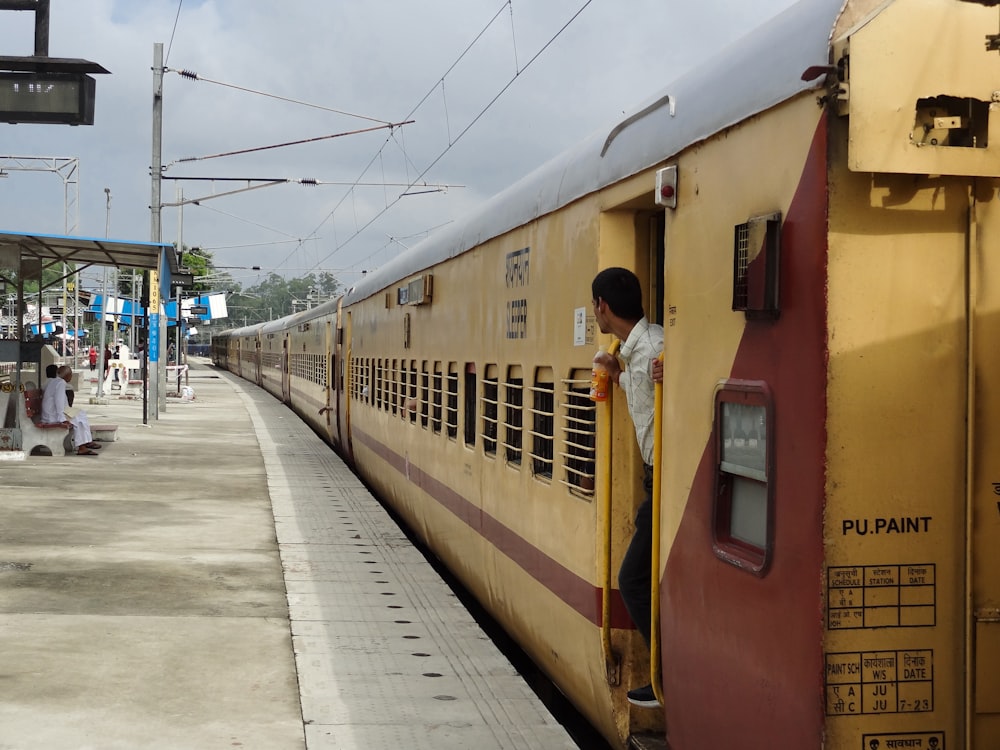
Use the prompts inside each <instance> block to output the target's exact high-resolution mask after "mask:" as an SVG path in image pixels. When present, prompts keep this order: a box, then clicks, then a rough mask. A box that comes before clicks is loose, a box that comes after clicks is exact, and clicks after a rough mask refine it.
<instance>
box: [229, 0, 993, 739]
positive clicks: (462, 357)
mask: <svg viewBox="0 0 1000 750" xmlns="http://www.w3.org/2000/svg"><path fill="white" fill-rule="evenodd" d="M995 5H996V0H983V2H974V1H972V0H885V1H884V2H883V1H876V0H847V1H846V2H844V0H804V1H803V2H800V3H799V4H797V5H795V6H793V7H791V8H790V9H789V10H787V11H786V12H784V13H783V14H781V15H779V16H778V17H776V18H775V19H773V20H771V21H769V22H768V23H766V24H765V25H764V26H762V27H761V28H759V29H757V30H756V31H754V32H752V33H751V34H749V35H748V36H747V37H745V38H744V39H743V40H741V41H739V42H737V43H736V44H734V45H732V46H731V47H729V48H728V49H726V50H724V51H723V52H722V53H720V55H719V56H718V57H716V58H715V59H713V60H712V61H710V62H709V63H707V64H705V65H703V66H701V67H699V68H698V69H696V70H693V71H691V72H689V73H687V74H685V75H684V76H682V77H680V78H678V79H677V80H676V81H674V82H673V83H672V84H670V85H669V86H668V87H666V89H665V90H664V91H663V92H661V93H660V94H659V95H657V96H656V97H654V98H653V99H651V100H650V101H649V102H648V104H647V105H646V106H644V107H642V108H640V109H638V110H637V111H636V112H635V113H634V114H632V115H631V116H629V117H628V118H626V119H625V120H623V121H621V122H620V123H618V124H617V125H616V126H614V127H613V128H609V129H608V130H607V131H606V132H602V133H598V134H595V136H594V137H592V138H591V139H588V140H587V141H586V142H584V143H582V144H580V145H579V146H577V147H575V148H573V149H571V150H569V151H567V152H566V153H565V154H564V155H563V156H561V157H559V158H557V159H555V160H554V161H553V162H551V163H549V164H547V165H545V166H543V167H541V168H540V169H539V170H537V171H536V172H534V173H532V174H531V175H529V176H527V177H526V178H524V179H523V180H522V181H520V182H519V183H517V184H515V185H514V186H512V187H511V188H509V189H508V190H506V191H505V192H503V193H501V194H500V195H498V196H497V197H496V198H494V199H493V200H492V201H490V202H488V203H486V204H485V205H484V206H483V207H482V208H481V209H480V210H478V211H477V212H475V213H474V214H473V215H471V216H469V217H467V218H466V219H464V220H463V221H460V222H456V223H454V224H453V225H450V226H449V227H447V228H446V229H444V230H443V231H441V232H439V233H438V234H436V235H435V236H433V237H430V238H428V239H427V240H426V241H424V242H423V243H421V245H419V246H417V247H415V248H413V249H412V250H411V251H407V252H405V253H404V254H401V255H400V256H399V257H398V258H396V259H395V260H394V261H392V262H391V263H389V264H387V265H386V266H385V267H383V268H381V269H379V270H378V271H377V272H375V273H372V274H369V275H368V276H367V277H366V278H365V279H364V280H363V281H362V282H361V283H359V284H358V285H357V286H356V287H354V288H353V289H351V290H350V291H349V292H348V293H347V294H345V295H344V296H343V297H341V298H340V299H338V300H334V301H331V302H328V303H326V304H325V305H324V306H323V307H320V308H316V309H314V310H312V311H309V312H307V313H300V314H298V315H296V316H292V317H290V318H285V319H282V320H278V321H273V322H271V323H267V324H264V325H261V326H255V327H251V328H244V329H237V330H234V331H230V332H227V333H226V334H223V335H221V336H218V337H216V339H215V340H214V342H213V357H214V358H215V361H216V363H217V364H219V365H220V366H224V367H228V368H229V369H232V370H234V371H235V372H237V373H239V374H241V376H242V377H245V378H248V379H251V380H254V381H255V382H257V383H259V384H261V385H263V386H264V387H266V388H268V389H269V390H270V391H271V392H272V393H274V394H275V395H276V396H278V397H280V398H282V399H284V400H285V401H286V402H287V403H288V404H289V405H290V406H291V407H292V408H293V409H296V410H297V411H298V412H299V413H300V414H301V415H302V416H303V418H305V419H307V420H309V421H310V422H311V423H312V424H313V426H314V428H315V429H316V430H317V431H319V432H320V433H321V434H323V435H324V436H325V437H327V439H328V440H329V441H330V442H331V443H332V444H333V445H334V446H335V447H336V449H337V450H338V451H339V452H340V453H341V454H342V455H344V456H345V457H346V458H347V460H349V461H350V462H352V464H353V465H354V467H355V468H356V469H357V471H358V472H359V473H360V474H361V475H362V476H363V477H364V478H365V479H366V480H367V481H368V482H369V483H370V484H371V485H372V487H373V488H374V489H375V490H376V491H377V492H378V494H379V495H380V496H381V497H382V498H383V499H384V500H385V501H386V502H387V503H388V504H389V505H390V506H392V507H393V508H394V509H395V510H396V511H397V512H398V513H399V514H400V515H401V516H402V517H403V518H404V519H405V520H406V522H407V523H408V524H409V525H410V526H411V528H412V529H414V531H415V532H416V533H417V534H419V535H420V537H421V538H422V539H423V540H425V541H426V543H427V544H428V545H429V546H430V548H431V549H433V551H434V553H435V554H436V555H438V556H439V557H440V558H441V559H442V560H443V561H444V562H445V563H446V564H447V565H448V566H449V567H450V568H451V569H452V570H454V571H455V572H456V574H457V575H458V576H459V577H460V578H461V579H462V581H463V582H464V583H465V585H466V586H468V588H469V589H470V590H471V591H472V592H474V594H475V595H476V596H477V597H478V598H479V600H480V601H481V602H483V604H484V605H485V606H486V607H487V609H488V610H489V611H490V612H491V613H492V614H493V615H494V616H495V617H496V618H497V619H498V620H499V621H500V622H501V623H502V624H503V626H504V627H505V628H506V629H507V630H508V631H509V632H510V633H511V634H512V635H513V636H514V637H515V638H516V639H517V640H518V641H519V642H520V643H521V645H522V646H523V647H524V648H525V649H526V651H527V652H528V653H529V654H530V655H531V656H532V658H533V659H534V660H535V661H536V662H537V663H538V664H539V665H540V666H541V667H542V668H543V669H544V670H545V671H546V672H547V673H548V674H549V675H550V676H551V677H552V679H553V680H554V681H555V682H556V684H557V685H558V686H559V687H560V689H561V690H562V691H563V692H564V693H565V694H566V695H567V696H568V697H569V698H570V699H571V700H572V701H573V702H574V703H575V704H576V705H577V706H578V707H579V708H580V709H581V711H583V712H584V713H585V714H586V716H587V717H588V718H589V719H590V721H591V722H592V723H593V724H594V725H595V726H596V727H598V728H599V729H600V731H601V732H602V733H603V734H604V735H605V736H606V737H607V738H608V740H609V741H610V742H611V743H612V744H613V745H616V746H624V745H625V744H627V743H628V742H629V739H630V738H632V739H633V740H635V742H637V743H638V742H639V738H641V737H643V736H648V735H654V736H658V737H660V738H661V740H665V741H666V743H668V745H669V747H670V748H672V749H673V750H722V749H724V748H725V749H728V748H736V747H738V748H743V749H745V750H774V748H794V749H795V750H820V749H821V748H822V749H824V750H884V749H885V748H903V747H905V748H922V749H930V750H945V748H975V749H978V750H986V749H992V748H996V747H1000V677H998V675H1000V669H998V667H1000V576H997V575H995V574H993V573H991V571H996V570H997V567H998V562H1000V560H998V556H1000V553H998V550H1000V546H998V544H997V542H998V536H1000V497H998V496H1000V427H998V425H1000V382H998V377H997V375H996V373H997V372H998V368H1000V347H998V346H997V341H998V340H1000V198H998V194H997V192H998V191H997V188H998V185H1000V104H998V102H1000V51H998V50H1000V34H998V33H997V30H998V28H1000V13H998V9H997V8H996V7H990V6H995ZM608 266H625V267H628V268H631V269H634V270H635V271H636V273H637V274H638V276H639V277H640V279H641V281H642V283H643V284H644V286H645V290H646V297H645V304H646V311H647V315H648V317H649V318H650V319H651V320H653V321H654V322H660V323H662V325H663V326H664V329H665V342H664V348H665V368H664V379H663V385H662V408H661V409H660V410H659V412H658V421H657V443H658V447H657V450H658V453H657V459H656V462H655V474H656V477H657V491H656V493H655V497H654V500H655V502H656V510H655V513H654V518H656V519H657V523H656V526H655V529H654V534H655V537H654V551H655V553H656V554H655V555H654V558H655V559H654V568H655V570H654V573H655V576H654V581H655V584H654V589H655V596H654V601H655V605H656V606H655V607H654V618H655V622H654V623H653V625H654V627H653V633H654V640H653V654H652V658H651V657H650V654H649V653H647V651H646V649H645V646H644V644H643V643H642V640H641V639H640V638H639V637H638V636H637V634H636V632H635V631H634V629H633V627H632V625H631V623H630V622H629V620H628V617H627V615H626V614H625V612H624V609H623V607H622V605H621V601H620V597H619V596H618V593H617V590H616V581H615V571H616V570H617V567H618V564H619V563H620V560H621V556H622V554H623V552H624V549H625V547H626V545H627V543H628V540H629V537H630V533H631V522H632V517H633V515H634V512H635V503H636V499H637V498H638V497H639V496H640V488H639V486H638V484H639V476H640V471H639V464H640V462H641V458H640V456H639V455H638V451H637V448H636V446H635V439H634V435H633V431H632V427H631V423H630V421H629V417H628V412H627V409H626V408H625V401H624V396H623V394H622V393H621V392H618V393H615V394H612V398H611V399H610V401H609V402H607V403H605V404H600V405H599V404H595V403H594V402H592V401H590V399H589V398H588V385H589V378H590V361H591V357H592V356H593V354H594V353H595V351H596V350H597V348H598V347H599V346H605V347H610V346H612V345H613V343H614V342H613V341H611V340H610V338H609V337H607V336H604V335H602V334H601V333H600V331H599V330H598V329H597V327H596V325H595V318H594V313H593V310H592V307H591V303H592V300H591V298H590V281H591V279H592V278H593V277H594V275H595V274H596V273H597V272H598V271H599V270H600V269H602V268H605V267H608ZM650 674H652V679H653V681H654V684H655V686H656V688H657V692H658V695H659V696H660V697H661V698H662V702H663V708H662V709H658V710H650V709H639V708H635V707H633V706H630V704H629V703H628V702H627V701H626V700H625V693H626V691H627V690H628V689H629V688H630V687H634V686H636V685H641V684H643V683H645V682H648V681H649V680H650Z"/></svg>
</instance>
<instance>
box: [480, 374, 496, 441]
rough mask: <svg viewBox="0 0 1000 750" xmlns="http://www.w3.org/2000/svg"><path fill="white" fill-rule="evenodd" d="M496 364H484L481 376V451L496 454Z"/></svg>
mask: <svg viewBox="0 0 1000 750" xmlns="http://www.w3.org/2000/svg"><path fill="white" fill-rule="evenodd" d="M497 414H498V404H497V366H496V365H486V373H485V377H484V378H483V453H485V454H486V455H487V456H493V457H496V455H497Z"/></svg>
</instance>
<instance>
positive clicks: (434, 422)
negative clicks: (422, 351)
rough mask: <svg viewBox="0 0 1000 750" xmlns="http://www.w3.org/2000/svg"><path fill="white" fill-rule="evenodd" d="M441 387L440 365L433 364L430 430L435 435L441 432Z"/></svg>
mask: <svg viewBox="0 0 1000 750" xmlns="http://www.w3.org/2000/svg"><path fill="white" fill-rule="evenodd" d="M441 386H442V378H441V363H440V362H435V363H434V388H433V394H434V396H433V402H434V407H433V409H431V429H432V430H434V432H435V433H438V432H441V404H442V395H441Z"/></svg>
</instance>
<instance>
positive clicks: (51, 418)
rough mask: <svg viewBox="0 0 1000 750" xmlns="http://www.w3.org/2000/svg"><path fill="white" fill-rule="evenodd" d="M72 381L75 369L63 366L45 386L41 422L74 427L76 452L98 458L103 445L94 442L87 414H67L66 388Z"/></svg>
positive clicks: (81, 412) (80, 412) (78, 412)
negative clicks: (98, 451)
mask: <svg viewBox="0 0 1000 750" xmlns="http://www.w3.org/2000/svg"><path fill="white" fill-rule="evenodd" d="M72 379H73V368H72V367H70V366H69V365H61V366H60V367H59V369H58V370H56V376H55V377H54V378H52V379H51V380H50V381H49V382H48V383H46V384H45V392H44V393H43V394H42V414H41V422H42V424H64V425H66V426H67V427H72V428H73V445H74V447H75V448H76V452H77V453H78V454H79V455H81V456H96V455H97V453H96V451H97V450H98V449H99V448H100V447H101V444H100V443H95V442H94V437H93V435H92V434H91V432H90V422H89V421H88V420H87V415H86V413H85V412H83V411H77V412H76V413H75V414H74V415H73V416H72V417H69V415H68V414H67V413H66V411H67V409H69V399H68V398H67V396H66V387H67V385H68V384H69V382H70V381H71V380H72Z"/></svg>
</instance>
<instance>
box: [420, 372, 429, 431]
mask: <svg viewBox="0 0 1000 750" xmlns="http://www.w3.org/2000/svg"><path fill="white" fill-rule="evenodd" d="M429 390H430V373H429V372H428V371H427V360H426V359H425V360H424V361H423V364H422V365H421V367H420V426H421V427H427V422H428V419H429V414H430V401H429V398H428V391H429Z"/></svg>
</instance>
